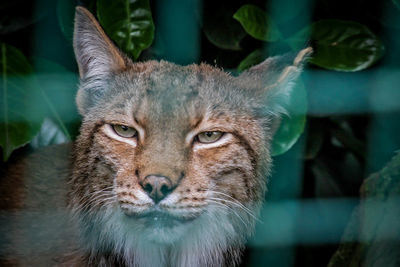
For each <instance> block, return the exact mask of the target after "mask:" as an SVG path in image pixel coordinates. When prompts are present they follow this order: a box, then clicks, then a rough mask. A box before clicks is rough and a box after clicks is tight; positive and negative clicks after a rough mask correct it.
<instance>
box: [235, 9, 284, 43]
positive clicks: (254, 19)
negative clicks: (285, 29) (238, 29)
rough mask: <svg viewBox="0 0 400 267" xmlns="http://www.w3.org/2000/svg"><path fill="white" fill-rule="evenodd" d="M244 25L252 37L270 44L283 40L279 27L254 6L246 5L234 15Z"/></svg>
mask: <svg viewBox="0 0 400 267" xmlns="http://www.w3.org/2000/svg"><path fill="white" fill-rule="evenodd" d="M233 18H234V19H236V20H238V21H239V22H240V24H242V26H243V28H244V29H245V31H246V32H247V33H248V34H250V35H251V36H252V37H254V38H256V39H258V40H262V41H268V42H274V41H277V40H279V39H280V38H281V34H280V32H279V30H278V28H277V26H276V25H275V24H274V23H273V22H272V21H271V19H270V18H269V17H268V15H267V14H266V13H265V11H263V10H262V9H260V8H258V7H256V6H254V5H244V6H242V7H241V8H239V10H238V11H236V13H235V14H234V15H233Z"/></svg>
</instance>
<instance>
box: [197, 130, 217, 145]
mask: <svg viewBox="0 0 400 267" xmlns="http://www.w3.org/2000/svg"><path fill="white" fill-rule="evenodd" d="M222 135H223V132H202V133H199V134H198V135H197V139H198V140H199V142H200V143H205V144H209V143H214V142H216V141H218V140H219V139H220V138H221V137H222Z"/></svg>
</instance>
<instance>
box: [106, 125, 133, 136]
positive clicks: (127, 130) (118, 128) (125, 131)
mask: <svg viewBox="0 0 400 267" xmlns="http://www.w3.org/2000/svg"><path fill="white" fill-rule="evenodd" d="M112 128H113V129H114V132H115V133H116V134H118V135H119V136H121V137H125V138H132V137H135V136H136V135H137V131H136V130H135V128H132V127H128V126H125V125H112Z"/></svg>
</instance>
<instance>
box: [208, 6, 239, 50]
mask: <svg viewBox="0 0 400 267" xmlns="http://www.w3.org/2000/svg"><path fill="white" fill-rule="evenodd" d="M234 11H235V10H233V9H232V8H231V7H229V6H226V5H223V4H222V3H218V2H216V3H214V4H213V8H209V9H207V13H206V14H205V16H204V17H203V23H204V24H203V31H204V34H205V36H206V37H207V39H208V40H209V41H210V42H211V43H212V44H214V45H215V46H217V47H219V48H222V49H229V50H240V49H241V47H240V41H242V39H243V38H244V37H245V36H246V32H245V31H244V30H243V27H242V26H241V25H240V24H239V23H238V22H237V21H236V20H234V19H233V18H232V16H233V13H234Z"/></svg>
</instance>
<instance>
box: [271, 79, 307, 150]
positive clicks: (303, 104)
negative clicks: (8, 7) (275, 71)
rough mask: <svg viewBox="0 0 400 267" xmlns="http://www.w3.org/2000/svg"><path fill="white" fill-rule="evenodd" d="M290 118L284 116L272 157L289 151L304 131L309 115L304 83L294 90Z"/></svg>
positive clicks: (288, 109)
mask: <svg viewBox="0 0 400 267" xmlns="http://www.w3.org/2000/svg"><path fill="white" fill-rule="evenodd" d="M287 112H288V116H284V117H283V119H282V121H281V124H280V127H279V129H278V131H277V132H276V133H275V135H274V138H273V140H272V146H271V150H272V152H271V155H272V156H278V155H281V154H283V153H285V152H286V151H288V150H289V149H290V148H291V147H292V146H293V145H294V144H295V143H296V142H297V140H298V139H299V137H300V135H301V134H302V133H303V131H304V126H305V123H306V113H307V93H306V90H305V88H304V85H303V83H301V82H298V83H297V84H296V86H295V87H294V88H293V92H292V94H291V96H290V100H289V105H288V107H287Z"/></svg>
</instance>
